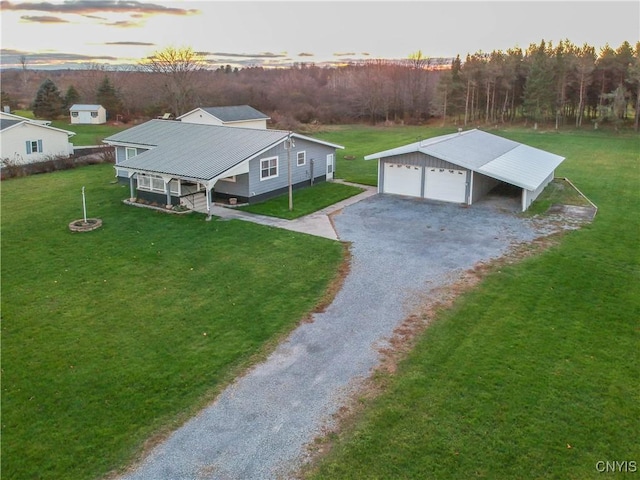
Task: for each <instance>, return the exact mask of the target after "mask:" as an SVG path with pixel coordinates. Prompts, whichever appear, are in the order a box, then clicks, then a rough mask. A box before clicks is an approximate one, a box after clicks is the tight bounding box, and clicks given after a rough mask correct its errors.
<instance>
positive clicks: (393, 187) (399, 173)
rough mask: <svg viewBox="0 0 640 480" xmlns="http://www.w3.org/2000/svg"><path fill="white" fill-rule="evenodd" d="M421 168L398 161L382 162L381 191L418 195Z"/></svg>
mask: <svg viewBox="0 0 640 480" xmlns="http://www.w3.org/2000/svg"><path fill="white" fill-rule="evenodd" d="M421 186H422V168H421V167H414V166H413V165H401V164H398V163H385V164H384V183H383V187H382V191H383V193H395V194H396V195H408V196H410V197H419V196H420V195H421V193H422V189H421Z"/></svg>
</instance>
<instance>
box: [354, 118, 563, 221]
mask: <svg viewBox="0 0 640 480" xmlns="http://www.w3.org/2000/svg"><path fill="white" fill-rule="evenodd" d="M364 158H365V160H378V191H379V192H380V193H389V194H395V195H406V196H410V197H419V198H427V199H430V200H440V201H444V202H454V203H462V204H467V205H471V204H472V203H473V202H474V201H477V200H479V199H480V198H482V197H483V196H484V195H486V194H487V193H488V192H489V191H490V190H492V189H493V188H494V187H496V186H498V185H499V184H501V183H506V184H509V185H514V186H516V187H518V188H520V189H522V194H521V197H522V211H525V210H526V209H527V208H529V205H531V203H532V202H533V201H534V200H535V199H536V198H537V197H538V195H540V193H541V192H542V190H544V187H546V186H547V184H548V183H549V182H550V181H551V180H553V176H554V172H555V169H556V168H557V167H558V165H560V164H561V163H562V161H563V160H564V157H561V156H559V155H555V154H553V153H549V152H546V151H544V150H540V149H537V148H533V147H529V146H528V145H523V144H521V143H518V142H514V141H512V140H508V139H506V138H502V137H499V136H497V135H492V134H490V133H487V132H483V131H481V130H477V129H475V130H469V131H466V132H458V133H453V134H450V135H443V136H440V137H434V138H429V139H427V140H422V141H420V142H416V143H411V144H409V145H404V146H402V147H398V148H394V149H391V150H386V151H384V152H378V153H373V154H371V155H367V156H366V157H364Z"/></svg>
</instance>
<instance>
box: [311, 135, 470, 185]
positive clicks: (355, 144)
mask: <svg viewBox="0 0 640 480" xmlns="http://www.w3.org/2000/svg"><path fill="white" fill-rule="evenodd" d="M456 130H457V129H456V128H454V127H427V126H401V127H399V126H391V127H381V126H363V125H342V126H334V127H326V130H325V131H323V132H320V133H317V134H314V135H313V136H314V137H317V138H320V139H323V140H327V141H330V142H334V143H337V144H338V145H343V146H344V147H345V148H344V150H338V151H337V152H336V170H335V176H336V178H342V179H344V180H348V181H350V182H354V183H360V184H362V185H374V186H375V185H377V184H378V162H376V161H375V160H365V159H364V157H365V156H366V155H370V154H372V153H377V152H382V151H384V150H388V149H391V148H395V147H399V146H401V145H405V144H407V143H413V142H418V141H420V140H424V139H425V138H429V137H434V136H437V135H445V134H447V133H453V132H455V131H456Z"/></svg>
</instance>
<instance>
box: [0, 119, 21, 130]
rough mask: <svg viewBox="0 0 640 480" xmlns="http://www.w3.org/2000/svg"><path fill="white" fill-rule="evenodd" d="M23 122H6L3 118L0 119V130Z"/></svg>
mask: <svg viewBox="0 0 640 480" xmlns="http://www.w3.org/2000/svg"><path fill="white" fill-rule="evenodd" d="M22 122H24V120H6V119H4V118H1V119H0V130H4V129H5V128H9V127H13V126H14V125H17V124H18V123H22Z"/></svg>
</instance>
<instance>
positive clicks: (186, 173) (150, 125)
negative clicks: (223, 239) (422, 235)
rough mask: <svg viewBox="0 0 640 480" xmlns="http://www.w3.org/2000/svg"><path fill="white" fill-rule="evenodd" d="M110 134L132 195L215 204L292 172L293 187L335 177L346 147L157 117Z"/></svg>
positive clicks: (258, 190)
mask: <svg viewBox="0 0 640 480" xmlns="http://www.w3.org/2000/svg"><path fill="white" fill-rule="evenodd" d="M290 140H291V142H290ZM104 142H105V143H106V144H108V145H112V146H114V147H115V151H116V165H115V169H116V176H117V177H119V179H120V180H121V181H128V182H129V187H130V194H131V195H130V196H131V197H132V198H134V197H137V198H142V199H145V200H148V201H155V202H157V203H159V204H163V205H167V206H169V205H178V204H183V205H187V206H188V207H190V208H195V206H196V204H197V203H200V204H201V205H202V208H203V209H205V208H206V211H207V212H209V211H210V206H211V202H212V201H213V200H214V199H221V200H224V199H229V198H235V199H237V201H238V202H240V203H245V202H246V203H255V202H259V201H262V200H265V199H267V198H270V197H274V196H276V195H279V194H281V193H284V192H286V191H288V189H289V184H290V183H289V172H290V175H291V185H292V187H293V188H299V187H303V186H307V185H310V184H313V183H315V182H321V181H324V180H330V179H332V178H333V168H334V158H335V152H336V149H338V148H343V147H341V146H340V145H335V144H332V143H328V142H324V141H321V140H317V139H314V138H310V137H306V136H304V135H299V134H297V133H292V132H287V131H282V130H268V129H254V128H237V127H236V128H234V127H228V126H219V125H201V124H194V123H186V122H172V121H166V120H157V119H156V120H150V121H148V122H146V123H143V124H140V125H137V126H135V127H132V128H129V129H127V130H124V131H122V132H119V133H116V134H115V135H112V136H110V137H108V138H106V139H105V140H104ZM290 143H291V148H289V144H290ZM289 165H290V170H289V167H288V166H289Z"/></svg>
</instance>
